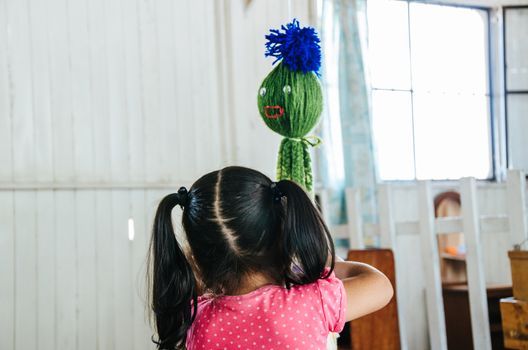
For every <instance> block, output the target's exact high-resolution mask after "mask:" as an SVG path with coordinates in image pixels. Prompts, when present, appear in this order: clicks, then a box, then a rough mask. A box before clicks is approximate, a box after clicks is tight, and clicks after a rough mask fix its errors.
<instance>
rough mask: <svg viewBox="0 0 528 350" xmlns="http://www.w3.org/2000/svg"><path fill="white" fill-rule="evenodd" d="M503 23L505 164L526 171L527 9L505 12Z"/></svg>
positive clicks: (518, 8)
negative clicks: (506, 143)
mask: <svg viewBox="0 0 528 350" xmlns="http://www.w3.org/2000/svg"><path fill="white" fill-rule="evenodd" d="M503 23H504V55H505V59H504V62H505V65H504V71H505V74H504V77H505V81H504V88H505V91H504V95H505V96H506V121H507V133H508V153H509V154H508V164H509V165H510V166H511V167H512V168H516V169H523V170H524V171H528V157H526V146H525V145H526V137H525V133H526V130H527V129H528V118H527V115H528V61H527V59H526V58H527V57H528V40H526V38H528V6H519V7H506V8H504V22H503Z"/></svg>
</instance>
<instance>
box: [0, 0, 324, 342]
mask: <svg viewBox="0 0 528 350" xmlns="http://www.w3.org/2000/svg"><path fill="white" fill-rule="evenodd" d="M290 15H291V16H292V17H293V16H295V17H297V18H299V19H300V20H301V22H304V23H307V22H308V19H309V18H312V17H313V15H314V14H313V5H312V2H311V1H307V0H294V1H291V4H290V6H288V2H286V1H283V0H253V1H251V2H249V1H246V0H215V1H212V0H184V1H173V0H127V1H125V0H73V1H72V0H69V1H68V0H40V1H38V0H27V1H21V0H0V349H2V350H4V349H6V350H8V349H41V350H46V349H50V350H51V349H68V350H71V349H146V348H148V347H149V343H150V334H151V332H150V330H149V329H148V327H147V325H146V322H145V313H144V304H143V300H144V290H143V285H144V284H143V275H144V260H145V256H146V249H147V240H148V236H149V227H150V225H151V222H152V217H153V212H154V209H155V206H156V204H157V202H158V201H159V199H160V198H161V197H162V196H163V195H165V194H166V193H168V192H170V191H174V190H175V189H176V188H177V186H180V185H190V184H191V182H192V181H194V180H195V179H196V178H197V177H198V176H200V175H202V174H204V173H205V172H207V171H211V170H214V169H217V168H219V167H221V166H224V165H228V164H241V165H246V166H251V167H255V168H257V169H260V170H262V171H264V172H265V173H267V174H269V175H270V176H273V175H274V169H275V159H276V151H277V148H278V143H279V138H278V137H277V136H275V135H274V134H273V133H272V132H270V131H269V130H268V129H267V128H266V127H265V126H264V124H263V123H262V121H261V120H260V117H259V115H258V112H257V107H256V94H257V91H258V87H259V84H260V81H261V80H262V79H263V78H264V76H265V75H266V74H267V73H268V72H269V71H270V70H271V61H272V60H271V59H265V58H264V37H263V36H264V35H265V34H266V33H267V30H268V29H269V28H271V27H277V26H279V25H280V24H283V23H284V22H286V21H288V20H289V18H290ZM129 218H133V219H134V221H135V238H134V240H133V241H130V240H129V239H128V227H127V225H128V223H127V221H128V219H129Z"/></svg>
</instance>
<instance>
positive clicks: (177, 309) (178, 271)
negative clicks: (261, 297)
mask: <svg viewBox="0 0 528 350" xmlns="http://www.w3.org/2000/svg"><path fill="white" fill-rule="evenodd" d="M176 205H180V206H182V208H183V214H182V224H183V230H184V232H185V236H186V238H187V242H188V245H189V251H188V252H184V250H183V249H182V247H181V245H180V244H179V243H178V241H177V240H176V236H175V234H174V229H173V226H172V222H171V212H172V209H173V208H174V207H175V206H176ZM329 258H330V260H329ZM334 259H335V251H334V244H333V241H332V238H331V236H330V233H329V231H328V228H327V227H326V225H325V223H324V221H323V219H322V217H321V215H320V213H319V211H318V209H317V208H316V207H315V205H314V203H313V202H312V200H311V199H310V197H309V196H308V194H307V193H306V192H305V191H304V190H303V189H302V188H301V187H300V186H298V185H297V184H295V183H294V182H292V181H289V180H281V181H279V182H277V183H273V182H272V181H271V180H270V179H269V178H268V177H267V176H265V175H264V174H262V173H260V172H258V171H256V170H252V169H248V168H243V167H227V168H224V169H221V170H218V171H214V172H211V173H209V174H206V175H204V176H202V177H201V178H200V179H198V180H197V181H196V182H195V183H194V184H193V185H192V187H191V188H190V189H189V192H188V193H187V192H186V191H185V190H184V189H180V191H179V192H178V193H174V194H169V195H168V196H166V197H165V198H163V199H162V200H161V202H160V204H159V207H158V209H157V212H156V217H155V219H154V226H153V231H152V238H151V241H150V252H149V258H148V265H149V269H148V271H149V276H148V280H149V298H150V308H151V309H152V312H153V316H154V321H155V326H156V331H157V340H153V341H154V342H155V343H156V344H157V346H158V349H171V350H172V349H180V348H184V347H185V341H186V335H187V330H188V329H189V327H190V326H191V324H192V322H193V320H194V317H195V316H196V311H197V296H198V293H199V292H198V289H199V286H200V287H201V289H203V291H206V292H210V293H213V294H216V295H225V294H230V293H234V292H236V291H237V290H238V288H240V286H241V285H242V283H243V282H244V281H245V279H246V278H247V277H248V276H251V274H252V273H253V272H259V273H264V274H265V275H266V276H268V277H269V278H270V279H272V280H274V281H275V282H276V283H277V284H279V285H284V286H285V287H287V288H289V287H290V286H291V285H296V284H307V283H312V282H315V281H316V280H318V279H319V278H327V277H328V276H329V275H330V273H331V272H332V271H333V268H334ZM328 261H330V270H329V272H328V273H326V274H325V273H324V270H325V267H326V265H327V263H328Z"/></svg>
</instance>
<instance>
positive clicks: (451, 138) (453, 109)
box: [367, 0, 493, 180]
mask: <svg viewBox="0 0 528 350" xmlns="http://www.w3.org/2000/svg"><path fill="white" fill-rule="evenodd" d="M488 16H489V15H488V12H487V11H486V10H482V9H476V8H466V7H454V6H445V5H436V4H426V3H420V2H412V1H401V0H369V1H368V2H367V17H368V64H369V70H370V77H371V86H372V124H373V125H372V127H373V132H374V144H375V147H376V151H377V157H378V159H377V160H378V165H379V173H380V177H381V179H382V180H414V179H455V178H460V177H463V176H474V177H477V178H481V179H484V178H490V177H492V176H493V165H492V164H493V163H492V137H491V135H492V133H491V116H490V111H491V108H490V102H491V101H490V93H489V90H490V88H489V80H490V79H489V50H488V37H489V29H488V24H489V18H488Z"/></svg>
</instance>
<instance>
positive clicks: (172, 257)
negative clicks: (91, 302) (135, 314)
mask: <svg viewBox="0 0 528 350" xmlns="http://www.w3.org/2000/svg"><path fill="white" fill-rule="evenodd" d="M184 202H185V201H183V200H181V196H180V194H178V193H174V194H170V195H168V196H166V197H165V198H163V199H162V200H161V202H160V204H159V206H158V209H157V211H156V217H155V219H154V227H153V229H152V238H151V241H150V252H149V257H148V262H147V264H148V270H147V271H148V276H147V281H148V285H149V298H150V307H151V309H152V313H153V316H154V321H155V326H156V330H157V333H158V340H157V341H154V340H153V341H154V342H155V343H156V344H157V347H158V349H174V348H180V347H184V346H185V340H186V336H187V330H188V329H189V327H190V326H191V323H192V322H193V320H194V317H195V315H196V310H197V304H198V300H197V291H196V279H195V276H194V273H193V270H192V268H191V264H190V263H189V261H188V260H187V258H186V256H185V254H184V252H183V250H182V248H181V246H180V245H179V243H178V241H177V240H176V236H175V234H174V229H173V227H172V220H171V212H172V209H173V208H174V207H175V206H176V205H181V204H184Z"/></svg>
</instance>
